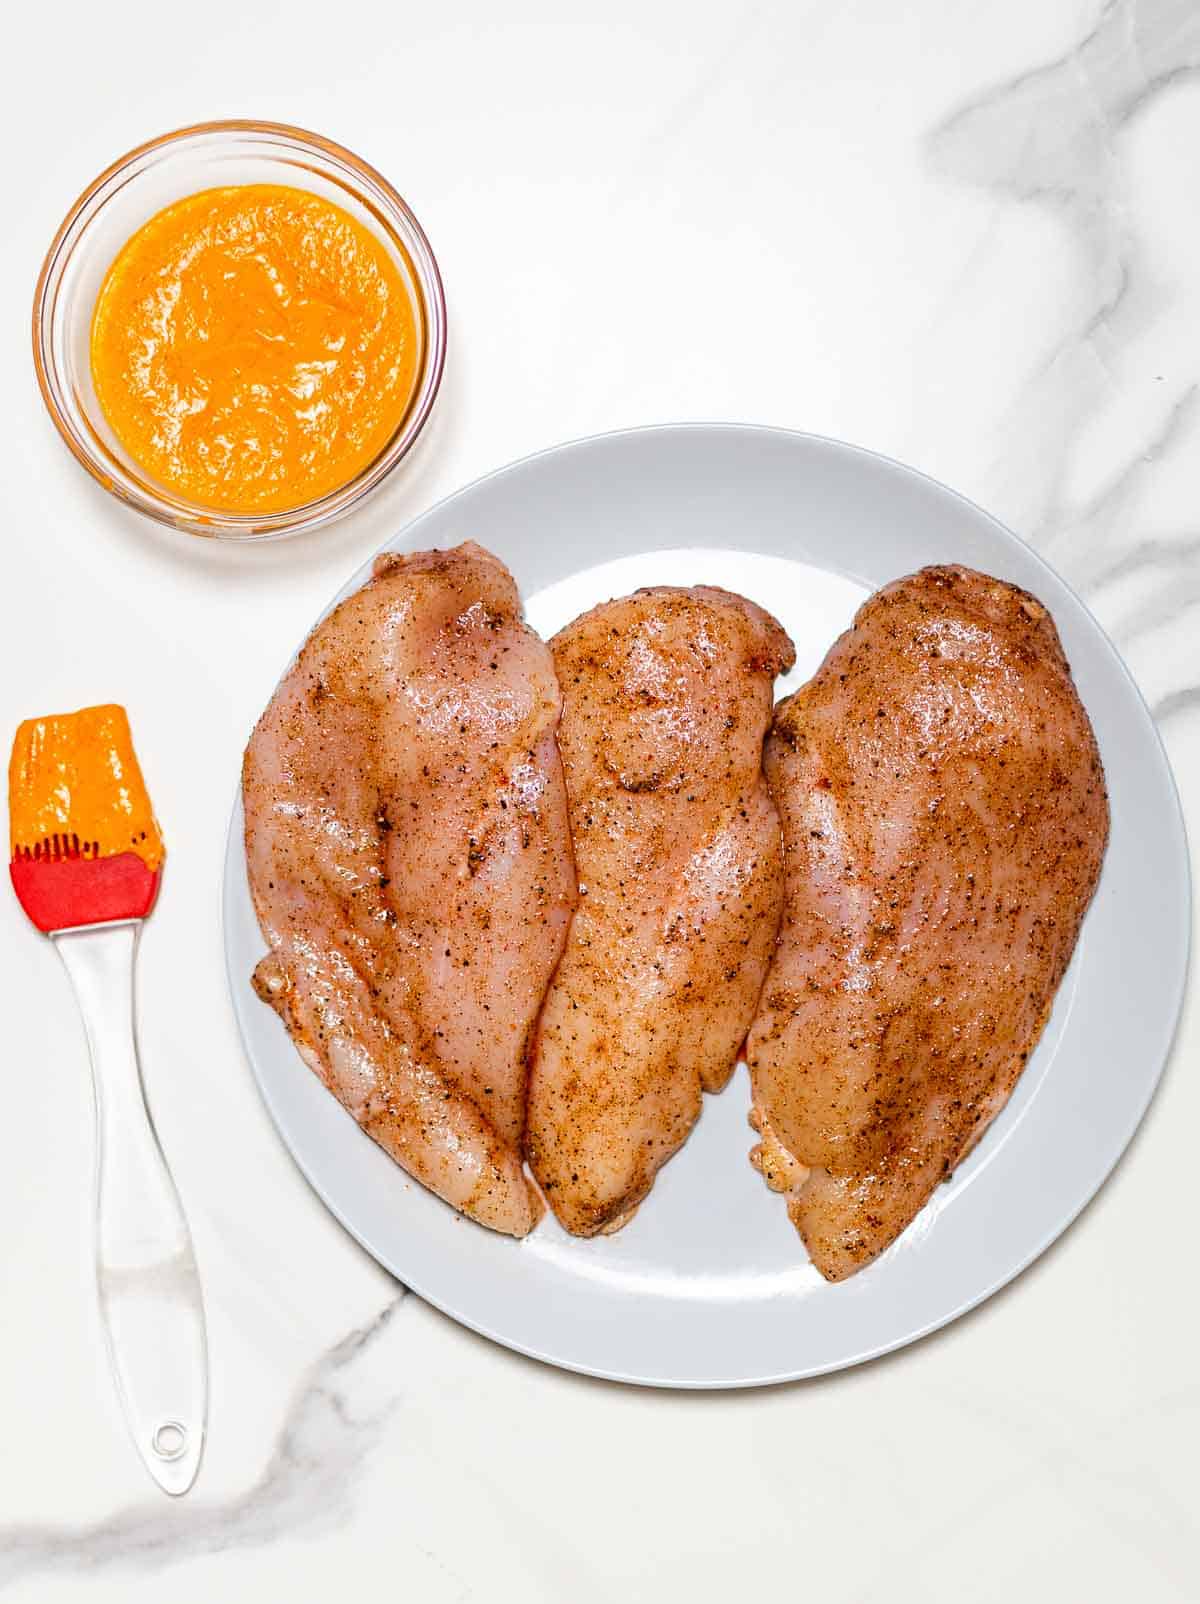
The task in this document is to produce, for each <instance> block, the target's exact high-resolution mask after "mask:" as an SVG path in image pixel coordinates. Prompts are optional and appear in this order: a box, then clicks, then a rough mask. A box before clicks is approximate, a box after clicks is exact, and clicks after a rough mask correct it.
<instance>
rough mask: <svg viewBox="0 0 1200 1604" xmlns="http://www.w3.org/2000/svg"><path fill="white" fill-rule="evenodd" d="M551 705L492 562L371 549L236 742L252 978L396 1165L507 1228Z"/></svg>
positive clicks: (564, 884) (551, 877) (550, 829)
mask: <svg viewBox="0 0 1200 1604" xmlns="http://www.w3.org/2000/svg"><path fill="white" fill-rule="evenodd" d="M559 710H560V699H559V694H558V685H557V682H556V680H555V677H554V667H553V664H552V662H551V658H550V652H549V650H548V648H547V647H546V646H545V645H544V644H543V643H542V642H541V641H540V640H539V639H538V638H537V636H536V635H534V634H533V633H532V631H530V630H529V629H527V628H526V627H525V626H524V624H523V623H522V621H521V608H520V602H519V600H518V597H517V591H516V587H515V585H514V584H513V580H512V577H511V575H510V574H509V573H508V570H507V569H506V568H505V567H504V565H503V564H502V563H501V562H500V561H499V560H498V559H497V558H495V557H493V556H491V555H490V554H489V553H488V552H486V551H484V550H482V549H481V548H480V547H479V546H474V545H469V544H468V545H463V546H459V547H457V548H456V549H455V550H453V551H444V552H442V551H434V552H422V553H419V554H417V555H414V556H408V557H403V556H385V557H381V558H380V559H379V560H378V561H377V563H376V565H375V573H374V577H373V578H372V579H371V580H370V581H369V583H368V584H366V585H365V586H363V588H362V589H361V590H359V591H357V592H356V593H355V594H354V595H352V596H350V597H349V598H348V599H347V600H346V601H344V602H342V603H341V605H340V606H339V607H337V608H335V610H334V611H333V612H332V613H331V614H330V615H329V616H328V617H327V618H326V619H325V620H324V621H323V622H322V623H320V624H318V625H317V627H316V629H315V630H314V631H313V633H312V635H310V637H309V639H308V641H307V643H306V644H305V646H304V648H303V650H302V651H301V653H300V655H299V658H298V659H297V661H296V663H295V665H294V666H293V667H292V669H291V671H290V672H289V673H288V674H287V676H286V677H285V679H284V680H283V682H282V684H281V685H280V687H279V689H278V690H277V692H276V693H275V696H274V697H273V699H272V701H271V704H270V706H269V707H268V708H267V710H266V712H265V713H264V714H263V716H262V718H261V720H260V721H259V724H258V727H257V729H256V730H255V731H254V734H253V736H252V738H251V741H250V745H249V747H248V748H247V751H246V760H245V768H244V776H243V790H244V799H245V811H246V856H247V862H248V865H249V872H250V886H251V891H252V893H253V897H254V905H255V908H256V910H257V913H258V918H259V923H260V924H261V926H262V930H263V934H264V936H265V937H266V939H267V942H268V944H269V946H270V948H271V951H270V954H269V955H268V956H267V957H266V958H264V959H263V960H262V962H261V963H260V964H259V965H258V968H257V969H256V970H255V973H254V984H255V987H256V988H257V990H258V992H259V994H260V996H262V997H263V999H264V1000H265V1001H266V1002H269V1003H270V1004H271V1006H272V1007H273V1008H275V1009H276V1010H277V1011H278V1013H279V1014H280V1016H281V1017H282V1018H283V1020H284V1022H285V1024H286V1025H287V1028H288V1030H289V1031H290V1032H291V1035H292V1037H293V1039H294V1041H295V1043H296V1045H297V1047H298V1048H299V1050H300V1052H301V1054H302V1056H303V1057H304V1058H305V1059H306V1061H307V1062H308V1063H309V1064H310V1065H311V1066H312V1068H313V1069H314V1070H315V1071H316V1073H317V1074H318V1075H319V1076H320V1077H321V1079H322V1080H323V1081H324V1082H325V1084H326V1086H328V1088H329V1089H330V1091H332V1092H333V1094H334V1095H335V1096H336V1097H337V1098H338V1100H339V1101H340V1102H341V1103H343V1104H344V1105H345V1107H346V1108H347V1109H349V1111H350V1112H351V1113H352V1114H353V1115H354V1117H355V1119H356V1120H358V1122H359V1124H360V1125H361V1126H362V1127H363V1129H364V1130H365V1131H367V1132H368V1133H369V1134H370V1135H371V1136H372V1137H374V1139H375V1140H376V1141H377V1142H378V1143H379V1144H380V1145H381V1146H382V1147H383V1148H384V1149H385V1150H386V1151H387V1152H388V1153H390V1154H391V1156H392V1157H393V1158H394V1159H395V1160H396V1161H397V1163H399V1164H401V1165H402V1166H403V1167H404V1169H406V1170H407V1171H408V1173H409V1174H410V1175H413V1176H415V1177H416V1179H417V1180H419V1181H422V1182H424V1184H425V1185H426V1186H428V1187H430V1188H431V1189H432V1190H433V1191H435V1192H436V1193H437V1194H438V1195H439V1196H440V1197H443V1198H445V1200H446V1201H447V1202H448V1203H451V1204H453V1205H454V1207H455V1208H458V1209H461V1210H462V1211H463V1213H464V1214H468V1215H469V1216H470V1217H471V1218H472V1219H475V1220H478V1221H479V1222H480V1223H481V1224H483V1225H489V1226H491V1227H493V1228H494V1229H495V1230H498V1231H506V1232H509V1233H511V1234H512V1235H513V1236H522V1235H524V1234H525V1232H527V1231H529V1230H530V1229H531V1227H532V1226H533V1225H534V1223H535V1221H536V1220H537V1218H538V1216H539V1215H540V1213H541V1205H540V1203H539V1201H538V1200H537V1198H536V1194H535V1193H534V1191H533V1189H532V1188H531V1186H530V1184H529V1182H528V1180H527V1178H526V1177H525V1175H524V1173H523V1169H522V1153H521V1144H522V1135H523V1130H524V1122H525V1121H524V1115H525V1087H526V1078H527V1056H528V1048H529V1042H530V1035H531V1031H532V1027H533V1023H534V1021H535V1019H536V1017H537V1013H538V1009H539V1007H540V1006H541V1002H542V997H543V995H544V993H545V989H546V985H547V983H548V981H549V979H550V975H551V973H552V972H553V969H554V966H555V964H556V963H557V962H558V958H559V954H560V952H561V951H562V946H563V942H564V940H565V938H566V931H567V924H568V921H569V918H570V913H571V909H572V907H573V906H574V902H575V875H574V868H573V864H572V859H571V845H570V836H569V833H568V826H567V808H566V795H565V791H564V787H563V777H562V768H561V764H560V762H559V757H558V751H557V748H556V746H555V741H554V731H555V726H556V725H557V723H558V718H559Z"/></svg>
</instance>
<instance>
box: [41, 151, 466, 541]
mask: <svg viewBox="0 0 1200 1604" xmlns="http://www.w3.org/2000/svg"><path fill="white" fill-rule="evenodd" d="M256 183H263V184H271V183H274V184H291V185H293V186H294V187H296V188H298V189H307V190H311V191H312V192H314V193H315V194H318V195H321V196H324V197H325V199H327V200H330V201H334V202H335V203H336V204H337V205H339V206H341V207H343V208H344V209H345V210H346V211H348V212H349V213H350V214H351V215H352V216H353V217H355V218H356V219H357V220H358V221H359V222H360V223H362V224H363V225H364V226H365V227H367V228H369V229H370V230H371V231H372V233H374V234H375V235H376V236H377V238H379V239H380V240H381V241H382V242H383V244H384V246H385V247H386V249H387V250H388V252H389V254H390V255H391V256H392V258H393V260H394V261H395V263H396V265H397V267H398V268H399V270H400V272H401V275H402V276H403V278H404V279H405V282H406V283H407V284H408V287H409V290H410V292H411V295H412V300H413V307H414V310H415V312H416V323H417V331H418V338H419V339H420V342H421V349H420V351H419V353H418V361H417V381H416V384H415V386H414V389H413V394H412V399H411V400H410V402H409V405H408V409H407V411H406V412H405V414H404V416H403V417H402V418H401V420H400V422H399V424H398V425H397V427H396V430H395V432H394V433H393V434H392V436H391V438H390V439H389V440H388V442H387V444H386V446H384V448H383V450H382V451H381V452H380V453H379V455H378V456H376V457H375V459H374V460H373V461H372V462H370V463H369V464H368V465H367V466H366V467H365V468H363V469H362V470H361V471H360V472H359V473H357V474H356V475H355V476H354V477H353V478H352V479H350V480H349V481H348V482H347V483H346V484H344V485H342V486H341V487H340V488H339V489H337V490H333V491H330V492H329V494H327V495H324V496H322V497H320V498H319V499H318V500H316V501H310V502H307V503H305V504H304V505H303V506H300V507H294V508H291V509H289V510H287V511H279V512H270V513H230V512H224V511H214V510H213V509H212V508H209V507H204V506H201V505H200V504H199V503H197V502H192V501H189V500H188V499H187V498H185V497H182V496H179V495H177V494H176V493H175V492H174V491H172V490H170V489H168V488H167V487H166V486H165V485H161V484H159V483H157V482H156V481H154V480H152V479H151V478H149V477H148V476H147V474H146V473H145V472H144V471H143V470H142V469H141V468H140V467H139V466H138V464H137V463H136V462H134V461H133V459H132V458H131V457H130V456H129V454H128V453H127V452H126V451H125V450H124V449H123V447H122V446H121V445H120V443H119V442H118V440H117V438H116V436H115V435H114V433H113V431H112V429H111V428H110V427H109V425H108V423H107V421H106V419H105V417H104V414H103V413H102V411H101V410H100V405H99V402H98V401H97V398H96V392H95V388H94V386H93V384H92V370H91V358H90V343H91V324H92V312H93V309H94V307H95V304H96V297H97V295H98V294H99V291H100V286H101V284H102V283H103V281H104V276H105V274H106V273H107V272H108V269H109V267H110V266H111V264H112V261H113V259H114V257H115V256H116V255H117V253H118V251H119V250H120V249H121V247H122V246H123V245H124V243H125V241H126V240H127V239H128V238H129V237H130V235H131V234H133V233H134V232H135V231H136V230H137V229H138V228H140V227H141V225H142V224H143V223H145V222H146V221H147V220H148V219H149V218H151V217H152V216H153V215H154V214H155V213H156V212H158V211H161V209H162V208H163V207H164V206H169V205H171V204H172V203H173V202H174V201H177V200H181V199H183V198H184V197H185V196H187V195H192V194H195V192H196V191H197V190H201V189H210V188H213V187H215V186H218V185H224V184H256ZM445 359H446V300H445V295H444V294H443V291H442V280H441V275H440V273H439V272H438V266H437V262H436V260H435V259H434V255H433V251H432V250H431V249H430V245H429V241H428V240H427V239H426V237H425V231H424V230H423V229H422V227H421V225H420V223H418V222H417V220H416V218H415V217H414V216H413V214H412V212H411V211H410V210H409V208H408V206H407V205H406V204H405V202H404V201H403V200H402V199H401V197H400V196H399V195H398V194H397V193H396V191H395V190H394V189H393V188H392V186H391V185H390V184H389V183H388V182H387V180H386V179H385V178H383V177H382V176H381V175H380V174H379V173H377V172H376V171H375V169H374V168H373V167H369V166H368V165H367V163H366V162H364V161H362V160H360V158H359V157H357V156H355V155H354V154H353V153H352V152H350V151H348V150H345V149H343V147H342V146H341V145H335V144H334V143H333V142H332V141H331V140H328V139H323V138H322V137H321V136H320V135H319V134H311V133H307V132H306V131H305V130H304V129H302V128H289V127H287V126H285V125H284V124H282V123H265V122H244V121H240V120H239V121H231V122H212V123H198V124H196V125H195V126H194V127H191V128H180V129H177V130H176V131H175V132H174V133H170V134H163V135H162V137H161V138H159V139H153V140H151V141H150V142H149V143H148V144H145V145H139V146H138V148H137V149H136V150H131V151H130V152H129V154H128V155H127V156H123V157H122V158H121V159H120V161H117V162H114V163H113V165H112V166H111V167H109V168H108V169H106V171H105V172H103V173H101V174H100V176H99V178H97V179H96V180H95V182H94V183H92V184H90V185H89V186H88V188H87V189H86V190H85V191H84V193H83V194H82V195H81V196H80V198H79V199H78V200H77V201H76V202H75V205H74V206H72V208H71V210H70V212H69V213H68V214H67V217H66V219H65V221H64V222H63V225H62V227H61V228H60V229H59V231H58V233H57V234H56V235H55V237H54V242H53V244H52V245H51V246H50V249H49V251H48V252H47V254H46V260H45V262H44V263H43V264H42V271H41V273H40V275H39V277H38V283H37V290H36V292H35V295H34V302H33V360H34V365H35V367H36V369H37V376H38V384H39V385H40V386H41V391H42V397H43V399H44V400H45V403H46V406H47V408H48V409H49V412H50V416H51V417H52V418H53V419H54V422H55V425H56V426H57V428H58V431H59V433H60V434H61V435H62V437H63V439H64V440H65V441H66V443H67V445H68V446H69V447H70V449H71V452H72V454H73V455H74V456H75V458H76V459H77V460H78V461H79V462H81V463H82V464H83V466H84V467H85V468H86V469H87V470H88V472H89V473H90V474H91V475H92V477H93V478H94V479H96V480H97V481H98V482H99V483H100V484H102V485H103V486H104V488H105V489H106V490H107V491H109V492H110V493H111V494H112V495H114V496H116V497H118V499H119V500H121V501H123V502H125V503H126V504H127V505H128V506H131V507H136V508H137V510H138V511H139V512H142V513H145V515H146V516H147V517H148V518H154V519H156V520H157V521H158V522H159V523H163V524H169V525H170V526H171V527H172V528H173V529H181V530H184V531H186V532H187V533H189V534H193V535H207V536H210V537H217V538H219V539H225V540H263V539H276V538H278V537H280V536H282V535H294V534H298V533H300V531H302V530H307V529H316V528H318V527H319V526H320V525H322V524H326V523H328V522H329V521H330V520H331V519H333V518H338V517H340V516H341V515H342V514H343V513H345V512H348V511H349V510H350V508H351V507H354V506H357V505H358V503H359V502H360V501H361V500H362V499H363V497H364V496H367V495H369V494H370V493H371V491H372V490H374V489H375V488H376V486H378V485H379V484H381V483H382V482H383V480H384V479H385V478H386V477H387V476H388V474H390V473H391V472H392V470H393V469H394V468H395V467H396V465H397V463H399V462H400V460H401V458H402V457H404V455H405V453H406V452H407V451H409V449H410V448H411V447H412V445H413V442H414V441H415V440H416V438H417V436H418V435H419V434H420V432H421V429H422V427H423V426H424V424H425V420H426V419H427V418H428V416H429V413H430V409H431V408H432V406H433V402H434V398H435V397H436V395H437V391H438V385H439V384H440V383H441V378H442V369H443V367H444V365H445Z"/></svg>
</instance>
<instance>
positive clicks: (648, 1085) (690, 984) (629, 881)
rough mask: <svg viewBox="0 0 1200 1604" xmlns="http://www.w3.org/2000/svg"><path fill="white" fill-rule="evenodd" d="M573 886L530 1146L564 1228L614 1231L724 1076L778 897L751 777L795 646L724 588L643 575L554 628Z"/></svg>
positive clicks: (541, 1040)
mask: <svg viewBox="0 0 1200 1604" xmlns="http://www.w3.org/2000/svg"><path fill="white" fill-rule="evenodd" d="M551 646H552V650H553V652H554V662H555V667H556V668H557V670H558V678H559V683H560V685H561V686H562V693H563V717H562V723H561V725H560V727H559V736H558V738H559V746H560V748H561V751H562V755H563V764H564V768H565V770H566V780H567V795H568V798H569V802H570V815H571V830H572V835H573V838H574V843H575V857H576V862H577V865H578V870H579V880H580V887H579V890H580V901H579V906H578V909H577V910H576V912H575V915H574V918H573V920H572V922H571V930H570V936H569V939H568V942H567V949H566V952H565V953H564V955H563V959H562V963H561V964H560V965H559V969H558V972H557V974H556V975H555V978H554V982H553V984H552V986H551V988H550V991H549V993H548V995H547V998H546V1004H545V1007H544V1009H543V1012H542V1017H541V1021H540V1024H539V1028H538V1039H537V1047H536V1051H535V1056H534V1062H533V1070H532V1075H531V1079H530V1100H529V1124H528V1131H527V1137H526V1141H527V1150H528V1153H529V1158H530V1163H531V1165H532V1168H533V1172H534V1174H535V1176H536V1177H537V1179H538V1181H539V1183H540V1184H541V1187H542V1189H543V1191H544V1192H545V1195H546V1198H547V1201H548V1202H549V1203H550V1206H551V1208H553V1210H554V1212H555V1214H556V1215H557V1216H558V1218H559V1220H560V1221H561V1222H562V1223H563V1225H565V1226H566V1227H567V1229H568V1230H570V1231H573V1232H576V1233H577V1234H579V1235H583V1236H590V1235H592V1234H594V1233H595V1232H597V1231H606V1230H614V1229H616V1227H617V1226H619V1225H622V1224H624V1223H625V1221H626V1220H628V1219H629V1217H630V1215H631V1214H632V1212H633V1210H634V1209H635V1208H636V1206H637V1204H638V1203H639V1202H640V1201H641V1199H642V1198H643V1197H645V1195H646V1193H647V1192H648V1191H649V1190H650V1187H651V1185H652V1183H653V1181H654V1177H655V1174H656V1173H657V1171H658V1169H659V1167H660V1166H661V1165H662V1164H664V1163H665V1162H666V1160H667V1159H669V1158H670V1156H671V1154H672V1153H674V1152H675V1151H676V1149H677V1148H678V1147H679V1146H680V1144H681V1143H682V1142H683V1141H684V1139H685V1138H686V1136H687V1134H688V1131H689V1130H690V1129H691V1127H692V1124H693V1123H694V1121H695V1119H696V1116H697V1114H698V1113H699V1110H700V1093H701V1088H704V1089H705V1090H707V1091H717V1090H719V1089H720V1088H721V1087H722V1086H723V1085H724V1084H725V1082H726V1081H727V1080H728V1078H729V1075H730V1073H731V1071H732V1069H733V1066H734V1064H735V1062H736V1060H737V1054H738V1050H739V1048H740V1047H741V1045H742V1041H743V1039H744V1037H745V1033H746V1029H747V1027H748V1025H749V1023H750V1020H751V1017H752V1016H753V1013H754V1009H755V1005H756V1003H757V1000H758V995H759V991H760V988H761V986H762V980H763V976H764V974H765V972H766V967H767V963H768V960H769V958H770V954H771V950H772V948H773V947H774V944H775V935H776V930H777V927H778V923H779V914H780V907H781V902H782V895H783V881H782V852H781V843H780V833H779V821H778V818H777V817H776V814H775V809H774V807H773V806H772V803H771V799H770V797H769V796H768V795H767V789H766V786H765V784H764V782H763V777H762V744H763V737H764V735H765V733H766V731H767V727H768V725H769V724H770V719H771V699H772V683H773V681H774V678H775V675H776V674H777V673H779V672H780V670H781V669H783V668H787V667H790V665H791V663H792V662H793V660H794V653H793V650H792V644H791V642H790V641H789V640H788V638H787V636H786V634H785V633H784V632H783V630H782V629H781V628H780V626H779V625H778V624H777V623H776V622H775V620H774V619H773V618H771V617H770V615H769V614H767V613H765V612H763V611H762V609H761V608H759V607H756V606H754V605H753V603H751V602H748V601H745V600H744V599H743V598H742V597H740V596H734V595H730V594H729V593H728V592H727V591H722V590H713V589H708V588H706V587H703V586H700V587H696V588H695V589H691V590H678V589H665V588H664V589H656V590H643V591H639V592H638V593H637V594H636V595H635V596H631V597H628V598H627V599H625V600H623V601H613V602H608V603H607V604H605V605H604V606H602V607H597V608H595V609H594V610H593V611H592V612H589V613H585V614H584V616H583V617H582V618H579V619H576V621H575V622H574V623H573V624H570V625H568V627H567V628H566V629H564V630H563V631H562V632H561V634H559V635H557V636H556V637H555V639H554V640H553V641H552V642H551Z"/></svg>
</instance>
